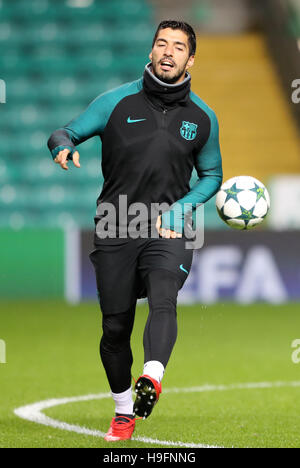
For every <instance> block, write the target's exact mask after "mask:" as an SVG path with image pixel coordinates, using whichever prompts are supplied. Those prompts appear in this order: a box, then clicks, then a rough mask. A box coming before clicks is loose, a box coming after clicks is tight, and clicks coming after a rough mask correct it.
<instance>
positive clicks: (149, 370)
mask: <svg viewBox="0 0 300 468" xmlns="http://www.w3.org/2000/svg"><path fill="white" fill-rule="evenodd" d="M164 372H165V368H164V366H163V365H162V363H161V362H159V361H148V362H145V364H144V370H143V374H146V375H149V376H150V377H152V378H153V379H155V380H157V382H161V380H162V378H163V376H164Z"/></svg>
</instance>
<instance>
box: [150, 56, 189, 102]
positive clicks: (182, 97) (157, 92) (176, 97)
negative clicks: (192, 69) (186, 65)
mask: <svg viewBox="0 0 300 468" xmlns="http://www.w3.org/2000/svg"><path fill="white" fill-rule="evenodd" d="M151 68H152V66H151V62H149V63H147V65H146V66H145V71H144V76H143V88H144V91H145V93H146V95H147V97H148V98H149V99H150V101H151V102H153V103H154V104H156V105H159V106H160V107H164V106H165V107H175V106H177V105H185V104H186V103H187V100H188V97H189V93H190V89H191V75H190V74H189V73H188V72H186V76H185V78H184V80H183V81H182V82H180V83H178V84H169V83H165V82H164V81H161V80H160V79H159V78H157V77H156V76H155V75H154V74H153V72H152V69H151Z"/></svg>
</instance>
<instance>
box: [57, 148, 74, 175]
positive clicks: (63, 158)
mask: <svg viewBox="0 0 300 468" xmlns="http://www.w3.org/2000/svg"><path fill="white" fill-rule="evenodd" d="M69 153H70V150H69V149H67V148H66V149H64V150H62V151H60V152H59V153H58V154H57V156H56V158H55V159H54V162H55V163H56V164H60V167H61V168H62V169H65V171H67V170H68V162H69V159H67V158H68V154H69ZM73 164H74V166H76V167H80V164H79V153H78V151H75V153H73Z"/></svg>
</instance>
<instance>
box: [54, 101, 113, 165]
mask: <svg viewBox="0 0 300 468" xmlns="http://www.w3.org/2000/svg"><path fill="white" fill-rule="evenodd" d="M106 101H107V99H106V98H105V95H100V96H98V97H97V98H96V99H95V100H94V101H92V102H91V103H90V105H89V106H88V107H87V109H86V110H85V111H84V112H83V113H82V114H80V115H79V116H78V117H76V118H75V119H73V120H71V122H69V123H68V124H67V125H65V126H64V127H63V128H59V129H58V130H55V131H54V132H53V133H52V135H51V136H50V138H49V140H48V148H49V150H50V152H51V154H52V157H53V159H54V161H55V162H57V163H58V164H60V165H61V167H62V168H63V169H68V167H67V160H72V159H73V162H74V164H75V166H77V167H80V165H79V154H78V151H76V146H77V145H79V144H80V143H82V142H84V141H86V140H88V139H89V138H92V137H93V136H95V135H100V134H101V132H102V131H103V129H104V127H105V125H106V122H107V117H106V113H107V104H106Z"/></svg>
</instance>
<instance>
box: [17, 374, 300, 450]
mask: <svg viewBox="0 0 300 468" xmlns="http://www.w3.org/2000/svg"><path fill="white" fill-rule="evenodd" d="M283 387H300V381H291V382H280V381H279V382H253V383H238V384H231V385H209V384H207V385H202V386H200V387H188V388H169V389H165V390H164V394H165V393H166V394H168V393H170V394H171V393H197V392H215V391H228V390H243V389H257V388H259V389H264V388H283ZM105 398H111V394H110V393H97V394H90V395H83V396H77V397H69V398H52V399H49V400H43V401H39V402H36V403H32V404H30V405H26V406H21V407H19V408H16V409H15V410H14V413H15V415H16V416H18V417H20V418H22V419H26V420H27V421H31V422H35V423H38V424H43V425H45V426H50V427H53V428H56V429H61V430H65V431H69V432H76V433H77V434H84V435H91V436H94V437H102V438H103V437H104V436H105V432H102V431H98V430H96V429H89V428H87V427H83V426H78V425H75V424H68V423H66V422H63V421H59V420H57V419H53V418H50V417H49V416H46V415H45V414H44V413H43V410H46V409H48V408H53V407H54V406H59V405H65V404H67V403H75V402H79V401H89V400H103V399H105ZM131 440H134V441H137V442H144V443H147V444H157V445H164V446H167V447H187V448H222V447H218V446H214V445H206V444H201V443H195V442H181V441H172V440H158V439H152V438H149V437H132V439H131Z"/></svg>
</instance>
